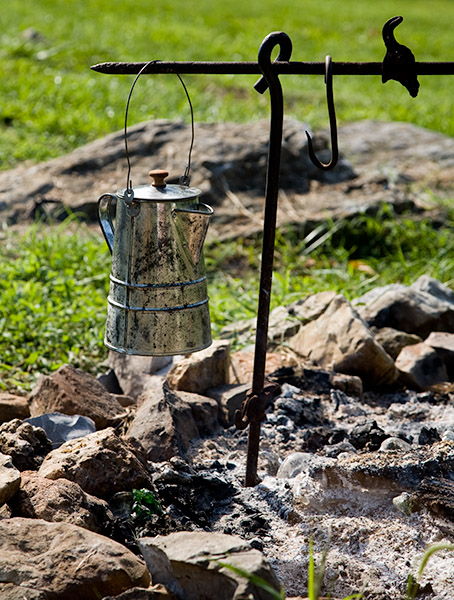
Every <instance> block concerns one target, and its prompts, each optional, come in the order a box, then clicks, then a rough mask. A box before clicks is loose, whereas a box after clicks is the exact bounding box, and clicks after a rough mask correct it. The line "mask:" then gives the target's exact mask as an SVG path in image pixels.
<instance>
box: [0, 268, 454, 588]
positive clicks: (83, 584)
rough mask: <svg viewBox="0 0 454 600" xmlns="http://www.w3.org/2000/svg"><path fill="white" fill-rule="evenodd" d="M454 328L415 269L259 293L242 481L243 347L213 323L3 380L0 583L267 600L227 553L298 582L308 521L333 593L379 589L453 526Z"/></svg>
mask: <svg viewBox="0 0 454 600" xmlns="http://www.w3.org/2000/svg"><path fill="white" fill-rule="evenodd" d="M250 334H251V324H244V326H240V325H237V326H236V331H235V332H232V331H228V332H226V335H227V336H228V335H230V336H231V335H236V336H243V341H244V342H247V341H248V337H247V336H249V335H250ZM452 336H454V294H453V293H452V292H451V291H450V290H449V289H447V288H446V287H445V286H443V285H442V284H441V283H440V282H438V281H436V280H433V279H429V278H427V277H422V278H420V279H419V280H418V281H417V282H416V283H415V284H414V285H412V286H410V287H406V286H387V287H386V288H382V289H377V290H374V292H373V293H369V294H366V295H365V296H363V297H362V298H358V299H356V300H354V301H352V302H348V301H347V300H346V299H345V298H343V297H341V296H338V295H334V294H331V293H328V292H327V293H323V294H319V295H315V296H311V297H308V298H304V299H302V300H301V301H300V302H297V303H295V304H293V305H292V306H290V307H280V308H279V310H276V311H275V312H274V313H273V318H272V320H271V327H270V346H271V348H272V349H273V352H270V354H269V355H268V361H267V371H268V376H269V378H270V379H271V380H273V381H275V382H277V383H279V384H280V386H281V394H280V395H279V396H278V397H277V398H275V399H274V401H273V402H272V404H270V406H269V407H268V410H267V420H266V422H265V423H264V424H263V427H262V445H261V454H260V460H259V473H260V476H261V478H262V481H261V483H260V484H259V485H258V486H256V487H255V488H252V489H245V488H243V486H242V479H243V475H244V465H245V447H246V435H247V434H246V432H245V431H238V430H236V429H235V428H234V426H232V423H233V415H234V412H235V410H236V409H238V408H239V407H240V406H241V403H242V400H243V399H244V397H245V394H246V391H247V389H248V388H249V385H250V379H251V365H252V352H251V351H250V350H249V349H248V348H246V349H245V350H242V351H239V352H235V353H232V354H231V353H230V351H229V342H228V341H227V340H219V341H217V342H215V343H214V344H213V346H212V347H211V348H209V349H207V350H205V351H203V352H200V353H196V354H194V355H191V356H189V357H186V358H181V359H179V360H178V361H176V362H174V364H169V361H170V359H156V358H153V359H151V358H145V357H127V356H122V355H118V354H113V355H112V356H111V359H110V365H111V367H112V368H111V370H110V371H109V372H108V373H105V374H102V375H101V376H100V377H99V378H98V380H96V379H94V378H93V377H91V376H90V375H88V374H86V373H83V372H82V371H80V370H77V369H74V368H72V367H70V366H67V365H65V366H63V367H61V368H60V369H59V370H58V371H57V372H55V373H54V374H53V375H51V376H41V377H40V379H39V381H38V383H37V385H36V387H35V389H34V390H33V391H32V393H31V394H30V396H29V397H28V398H24V397H20V396H14V395H12V394H7V393H3V394H1V395H0V423H2V424H0V456H1V461H0V504H1V509H0V511H1V514H0V517H1V518H0V532H1V535H0V546H1V552H0V574H1V577H0V596H1V597H2V598H3V597H4V598H11V599H15V598H24V597H25V598H27V599H30V600H31V599H33V600H34V599H37V600H46V599H50V598H62V599H63V598H64V599H65V600H68V599H71V598H76V597H78V598H80V597H83V598H84V599H90V598H93V599H95V598H97V599H98V598H113V597H115V598H119V599H123V600H124V599H126V598H130V599H137V600H140V599H142V598H144V599H145V598H177V599H179V600H181V599H185V600H190V599H192V598H194V599H196V598H197V599H199V600H201V599H204V598H206V599H207V600H208V599H212V598H214V597H220V598H225V599H226V600H227V599H231V598H235V599H241V598H260V599H264V600H265V599H267V600H268V599H270V598H271V595H270V593H269V592H267V591H265V590H264V589H262V588H260V587H257V586H255V585H253V583H252V582H251V581H250V580H249V579H248V578H247V577H244V576H242V575H241V573H240V572H239V571H238V569H242V570H244V571H246V572H247V573H249V574H254V575H258V576H259V577H261V578H262V579H263V580H264V581H266V582H268V584H269V585H271V586H272V588H273V589H275V590H279V589H280V587H281V585H282V586H284V587H285V589H286V593H287V597H290V596H297V595H299V597H301V596H304V595H305V590H306V585H307V561H308V552H309V540H310V537H311V536H313V537H314V547H315V551H316V553H318V552H321V551H323V549H324V547H325V546H326V544H327V543H328V542H327V531H328V530H329V529H331V530H332V537H331V540H330V542H329V544H330V554H329V560H328V570H327V580H332V581H333V583H332V588H331V591H332V593H333V594H335V595H337V596H339V597H341V596H344V595H348V594H351V593H353V592H355V591H358V589H360V588H363V589H364V590H365V592H366V597H369V598H374V600H390V599H393V600H394V599H395V598H397V597H399V594H401V593H402V592H403V590H404V588H405V581H406V577H407V576H408V574H409V573H410V571H411V567H412V564H411V561H413V560H414V559H416V558H417V557H418V556H419V555H420V554H421V552H422V551H423V550H424V547H425V545H426V544H428V543H430V542H433V541H439V540H441V539H444V538H446V539H448V540H450V539H452V536H453V535H454V524H453V522H452V508H453V506H454V485H453V483H452V480H453V479H454V405H453V401H452V400H453V397H452V391H451V389H452V383H451V380H452V366H451V365H452V358H451V352H452V350H451V347H450V346H451V345H452V341H451V339H452ZM409 356H411V357H412V360H411V361H410V359H409V358H408V357H409ZM403 545H405V548H406V554H405V555H402V546H403ZM452 562H453V560H452V558H450V557H449V556H437V557H436V558H435V559H432V562H431V563H430V568H429V570H428V572H427V577H428V579H427V581H425V582H424V585H423V586H422V587H421V589H424V590H425V593H426V595H425V596H424V597H426V598H433V599H435V598H437V599H442V598H446V599H447V598H449V594H450V593H451V591H452V586H453V585H454V580H453V576H452V573H453V572H454V571H453V569H452V568H451V566H452ZM226 565H227V566H226ZM232 567H233V570H232ZM235 569H237V570H235ZM424 586H425V587H424Z"/></svg>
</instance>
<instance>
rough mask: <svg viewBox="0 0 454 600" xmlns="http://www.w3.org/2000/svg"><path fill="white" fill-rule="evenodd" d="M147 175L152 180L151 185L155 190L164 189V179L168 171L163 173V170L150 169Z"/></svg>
mask: <svg viewBox="0 0 454 600" xmlns="http://www.w3.org/2000/svg"><path fill="white" fill-rule="evenodd" d="M148 175H149V176H150V177H151V179H152V182H151V185H153V186H154V187H157V188H160V187H166V182H165V181H164V179H165V178H166V177H168V176H169V173H168V171H164V170H163V169H152V170H151V171H150V172H149V173H148Z"/></svg>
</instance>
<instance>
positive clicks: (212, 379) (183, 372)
mask: <svg viewBox="0 0 454 600" xmlns="http://www.w3.org/2000/svg"><path fill="white" fill-rule="evenodd" d="M229 366H230V344H229V343H228V342H226V341H223V340H217V341H214V342H213V344H212V345H211V346H210V347H209V348H206V349H205V350H201V351H200V352H194V354H191V355H189V356H188V357H186V358H184V359H183V360H181V361H179V362H177V363H176V364H174V365H173V366H172V368H171V369H170V371H169V372H168V374H167V382H168V384H169V386H170V387H171V388H172V389H174V390H181V391H185V392H193V393H195V394H203V393H204V392H205V391H206V390H207V389H209V388H210V387H215V386H217V385H223V384H225V383H229Z"/></svg>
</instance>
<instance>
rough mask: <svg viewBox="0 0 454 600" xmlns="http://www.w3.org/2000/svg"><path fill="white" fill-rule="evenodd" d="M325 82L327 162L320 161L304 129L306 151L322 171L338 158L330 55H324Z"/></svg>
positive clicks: (332, 164)
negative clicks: (329, 151) (327, 140)
mask: <svg viewBox="0 0 454 600" xmlns="http://www.w3.org/2000/svg"><path fill="white" fill-rule="evenodd" d="M325 84H326V99H327V103H328V115H329V126H330V131H331V160H330V161H329V163H326V164H325V163H322V162H320V161H319V159H318V158H317V157H316V155H315V152H314V148H313V145H312V139H311V136H310V135H309V132H308V131H306V136H307V151H308V153H309V157H310V159H311V161H312V162H313V163H314V165H315V166H316V167H318V168H319V169H322V170H323V171H329V170H330V169H334V167H335V166H336V165H337V161H338V159H339V148H338V144H337V124H336V111H335V109H334V98H333V66H332V62H331V56H329V55H328V56H326V57H325Z"/></svg>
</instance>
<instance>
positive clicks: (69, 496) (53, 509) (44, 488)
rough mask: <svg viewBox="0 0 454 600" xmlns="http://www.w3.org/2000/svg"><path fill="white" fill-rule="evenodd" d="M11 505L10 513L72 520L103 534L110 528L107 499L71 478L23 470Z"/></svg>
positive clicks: (28, 516)
mask: <svg viewBox="0 0 454 600" xmlns="http://www.w3.org/2000/svg"><path fill="white" fill-rule="evenodd" d="M10 508H11V516H12V517H26V518H29V519H44V520H45V521H51V522H54V523H58V522H65V523H72V524H73V525H78V526H79V527H84V528H85V529H89V530H90V531H94V532H96V533H101V534H103V535H109V534H110V533H111V531H112V525H113V515H112V513H111V512H110V510H109V506H108V504H107V502H105V501H104V500H100V499H99V498H96V497H95V496H91V495H90V494H86V493H85V492H84V491H83V490H82V488H81V487H80V486H79V485H78V484H77V483H74V482H73V481H69V480H67V479H63V478H62V479H57V480H55V481H53V480H51V479H47V478H46V477H41V476H39V475H37V474H36V473H34V472H32V471H26V472H24V473H23V474H22V481H21V483H20V489H19V491H18V492H17V494H16V495H15V496H14V498H13V499H12V500H11V502H10Z"/></svg>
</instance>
